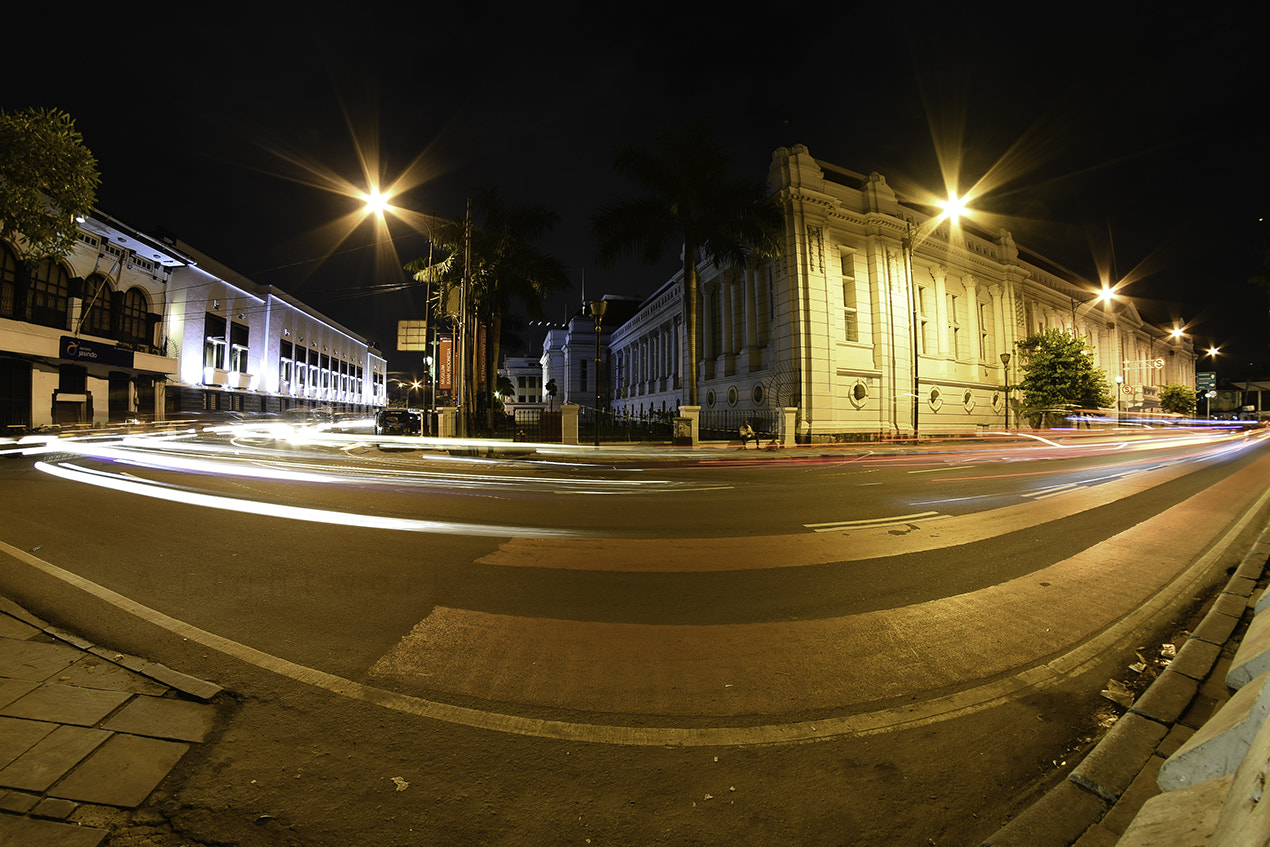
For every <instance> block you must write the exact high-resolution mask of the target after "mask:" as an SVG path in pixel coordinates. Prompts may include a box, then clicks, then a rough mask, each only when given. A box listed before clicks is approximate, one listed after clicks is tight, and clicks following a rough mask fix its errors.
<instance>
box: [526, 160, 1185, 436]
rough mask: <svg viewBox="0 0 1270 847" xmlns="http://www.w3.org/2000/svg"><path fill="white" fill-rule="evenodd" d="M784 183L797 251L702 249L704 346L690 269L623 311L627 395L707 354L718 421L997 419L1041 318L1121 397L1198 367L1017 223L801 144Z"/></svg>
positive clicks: (619, 332)
mask: <svg viewBox="0 0 1270 847" xmlns="http://www.w3.org/2000/svg"><path fill="white" fill-rule="evenodd" d="M770 185H771V188H772V191H773V192H774V194H775V197H776V199H777V201H778V202H779V204H780V206H781V208H782V209H783V211H784V216H785V251H784V254H783V255H782V256H780V257H779V258H778V259H775V260H772V261H767V262H760V263H754V264H752V265H751V266H749V267H744V268H739V267H724V268H715V267H714V266H713V264H712V263H711V262H709V261H703V262H701V264H700V265H699V273H700V275H701V279H700V284H699V286H700V287H699V295H700V297H701V302H700V304H699V308H698V314H699V315H700V318H699V321H700V326H699V327H698V349H699V350H700V352H701V359H700V361H698V362H695V363H689V362H687V361H685V355H686V349H687V345H686V344H685V343H684V326H683V304H682V295H681V292H682V286H683V279H682V272H680V273H679V274H676V275H675V276H674V277H672V278H671V279H670V280H668V281H667V282H666V283H665V284H664V285H663V286H662V287H661V288H660V289H658V290H657V291H656V292H655V293H654V294H653V295H652V296H651V297H649V298H648V299H647V300H646V301H644V303H643V305H642V307H641V308H640V309H639V311H638V312H637V313H636V314H634V315H633V316H632V317H631V318H630V319H629V320H627V321H625V322H624V323H622V324H621V325H620V326H618V327H616V328H614V330H613V332H612V336H611V339H609V341H608V346H609V357H608V363H607V371H608V378H610V379H611V380H612V383H611V384H612V386H613V390H612V392H611V395H610V396H611V399H610V402H611V405H612V407H613V408H614V410H616V411H619V412H622V413H625V414H627V415H631V416H635V417H654V416H657V415H658V414H659V413H664V412H675V411H677V410H679V409H680V408H681V407H682V406H683V404H685V403H686V402H687V397H688V388H687V382H686V375H687V374H691V373H692V372H693V371H694V370H695V371H696V373H697V374H698V376H699V380H700V381H699V397H700V403H701V410H700V415H701V421H702V426H703V431H709V430H714V431H720V430H725V431H726V430H732V431H734V427H735V425H736V423H737V422H739V421H740V420H741V419H745V418H750V419H753V420H754V421H755V423H756V424H758V425H760V426H761V427H762V428H764V429H766V430H768V431H775V430H777V429H779V428H780V427H781V426H782V425H783V420H784V416H783V415H781V414H780V412H779V410H781V409H784V408H793V409H796V410H797V412H796V416H795V418H794V421H795V423H794V426H795V427H796V431H795V433H794V435H795V436H796V437H797V438H798V439H799V440H803V441H817V440H835V439H841V438H850V437H852V436H853V435H857V436H858V435H863V434H869V435H877V434H882V435H908V434H912V433H913V432H914V430H915V429H916V431H918V432H920V433H923V434H932V433H962V432H967V431H975V430H984V429H990V428H1000V427H1003V426H1004V425H1005V422H1006V403H1007V398H1006V387H1007V385H1011V384H1015V383H1017V382H1018V381H1019V380H1020V378H1021V377H1020V374H1019V373H1018V367H1017V366H1018V361H1017V359H1016V358H1014V353H1015V344H1016V342H1018V341H1020V340H1022V339H1024V338H1026V337H1027V336H1028V335H1030V334H1031V333H1033V332H1035V331H1036V330H1038V329H1041V328H1043V327H1056V328H1062V329H1066V330H1068V331H1073V332H1075V333H1076V334H1078V335H1080V336H1083V337H1084V338H1086V339H1087V340H1088V341H1089V343H1090V345H1091V347H1092V348H1093V351H1094V353H1093V355H1094V356H1095V357H1096V360H1097V364H1098V365H1099V366H1100V367H1101V368H1102V369H1103V370H1104V371H1105V372H1106V374H1107V375H1108V378H1109V380H1111V381H1112V382H1113V383H1114V385H1113V390H1116V391H1117V395H1118V400H1119V403H1120V406H1121V408H1122V409H1123V410H1135V409H1150V408H1154V407H1158V403H1157V402H1156V394H1157V390H1158V387H1159V386H1161V385H1164V384H1169V383H1180V384H1184V385H1188V386H1193V385H1194V384H1195V354H1194V351H1193V348H1192V346H1191V344H1190V342H1189V341H1188V340H1187V339H1185V338H1183V337H1181V336H1178V335H1174V334H1172V333H1171V332H1170V329H1171V328H1169V329H1166V328H1162V327H1157V326H1153V325H1150V324H1148V323H1146V322H1145V321H1143V320H1142V318H1141V316H1140V315H1139V314H1138V312H1137V310H1136V309H1135V308H1134V306H1133V304H1132V303H1131V302H1129V301H1127V300H1125V299H1123V298H1116V299H1113V300H1111V301H1110V302H1098V300H1097V295H1098V292H1099V290H1100V289H1101V288H1102V285H1101V283H1099V284H1095V283H1093V282H1091V281H1089V280H1087V279H1083V278H1081V277H1080V276H1079V275H1077V274H1075V273H1073V272H1071V271H1068V270H1066V269H1064V268H1061V267H1059V266H1057V265H1055V264H1053V263H1051V262H1048V261H1047V260H1045V259H1044V258H1042V257H1040V256H1038V255H1035V254H1033V253H1030V252H1028V251H1027V250H1025V249H1022V248H1020V247H1019V246H1017V245H1016V244H1015V243H1014V240H1013V238H1012V237H1011V236H1010V234H1009V233H1008V232H1005V231H1001V232H998V233H996V234H995V235H992V236H991V237H985V236H984V235H983V234H979V233H977V232H974V231H971V230H970V229H969V228H956V229H954V228H953V227H952V226H951V225H950V223H949V222H948V221H947V220H945V219H944V218H942V217H941V216H940V215H939V211H940V210H938V209H934V208H932V207H930V206H927V205H923V204H922V203H920V202H918V201H917V200H915V199H914V198H911V197H906V196H903V195H901V194H899V193H897V192H896V191H895V190H894V189H892V187H891V186H889V185H888V184H887V182H886V179H885V178H884V177H882V176H881V175H879V174H876V173H874V174H868V175H864V174H858V173H854V172H851V171H848V170H845V169H843V168H840V167H837V166H835V165H832V164H829V163H826V162H823V161H820V160H817V159H815V158H813V157H812V155H811V154H810V153H809V152H808V150H807V149H806V148H805V147H802V146H796V147H794V148H791V149H784V148H782V149H780V150H777V151H776V153H775V154H774V156H773V160H772V168H771V172H770ZM578 323H579V326H576V327H573V326H571V327H570V331H569V333H567V336H568V337H565V338H559V339H556V341H555V343H554V344H552V338H551V337H549V338H548V344H547V345H546V348H547V349H545V350H544V356H543V361H544V364H548V363H552V364H554V361H555V360H554V359H553V358H552V356H553V355H557V353H554V352H553V350H554V351H559V350H562V349H569V348H570V347H572V346H577V345H584V343H585V341H584V339H585V335H586V331H587V329H589V328H590V327H589V326H583V325H582V323H584V322H578ZM1003 354H1007V355H1008V356H1009V357H1010V358H1011V360H1012V361H1011V362H1010V363H1007V362H1006V361H1005V360H1004V357H1003ZM593 355H594V354H592V357H593ZM547 376H548V378H550V377H552V376H555V377H556V379H557V381H559V379H560V377H559V376H558V375H555V374H553V373H549V374H547ZM565 384H569V385H570V388H573V386H572V385H571V383H570V382H569V380H566V383H565Z"/></svg>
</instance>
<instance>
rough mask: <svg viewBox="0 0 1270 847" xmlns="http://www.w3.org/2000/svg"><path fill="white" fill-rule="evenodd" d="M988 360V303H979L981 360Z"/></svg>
mask: <svg viewBox="0 0 1270 847" xmlns="http://www.w3.org/2000/svg"><path fill="white" fill-rule="evenodd" d="M987 360H988V304H987V303H980V304H979V361H981V362H986V361H987Z"/></svg>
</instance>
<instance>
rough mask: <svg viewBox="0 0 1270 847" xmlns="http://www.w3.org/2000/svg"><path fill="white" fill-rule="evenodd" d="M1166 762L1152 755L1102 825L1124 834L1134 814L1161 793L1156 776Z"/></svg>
mask: <svg viewBox="0 0 1270 847" xmlns="http://www.w3.org/2000/svg"><path fill="white" fill-rule="evenodd" d="M1162 764H1164V759H1163V758H1161V757H1160V756H1152V757H1151V758H1150V759H1149V760H1148V761H1147V763H1146V765H1145V766H1144V767H1143V768H1142V772H1141V773H1139V774H1138V775H1137V776H1136V777H1135V778H1134V780H1133V782H1132V783H1131V784H1130V785H1129V787H1128V788H1127V789H1126V790H1125V792H1124V794H1123V795H1121V797H1120V800H1119V801H1118V802H1117V803H1116V805H1115V806H1113V807H1112V808H1111V810H1110V811H1109V812H1107V815H1106V816H1105V817H1104V818H1103V819H1102V821H1101V823H1102V826H1103V827H1104V828H1105V829H1107V830H1108V831H1109V832H1114V833H1116V834H1118V835H1123V834H1124V832H1125V830H1127V829H1128V828H1129V825H1130V824H1131V823H1133V818H1134V816H1136V815H1137V813H1138V810H1139V809H1141V808H1142V806H1143V805H1145V804H1146V802H1147V801H1148V800H1150V799H1151V798H1152V797H1156V796H1158V795H1159V794H1160V786H1159V785H1158V784H1156V778H1157V777H1158V776H1159V774H1160V765H1162Z"/></svg>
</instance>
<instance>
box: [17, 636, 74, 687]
mask: <svg viewBox="0 0 1270 847" xmlns="http://www.w3.org/2000/svg"><path fill="white" fill-rule="evenodd" d="M80 655H81V654H80V652H79V651H78V650H76V649H75V648H73V647H67V646H66V645H65V644H50V643H48V642H45V641H19V640H17V639H13V638H0V677H6V678H8V679H33V680H35V681H37V682H43V681H44V680H46V679H48V678H49V677H51V676H53V675H54V674H56V673H60V672H61V671H63V670H65V669H66V668H68V667H70V666H71V665H73V664H75V662H76V660H78V659H79V657H80Z"/></svg>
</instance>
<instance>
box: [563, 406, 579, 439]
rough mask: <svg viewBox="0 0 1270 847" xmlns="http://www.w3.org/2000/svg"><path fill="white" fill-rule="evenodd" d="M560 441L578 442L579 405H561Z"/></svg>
mask: <svg viewBox="0 0 1270 847" xmlns="http://www.w3.org/2000/svg"><path fill="white" fill-rule="evenodd" d="M560 443H561V444H577V443H578V406H577V405H576V404H574V403H565V404H564V405H562V406H561V407H560Z"/></svg>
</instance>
